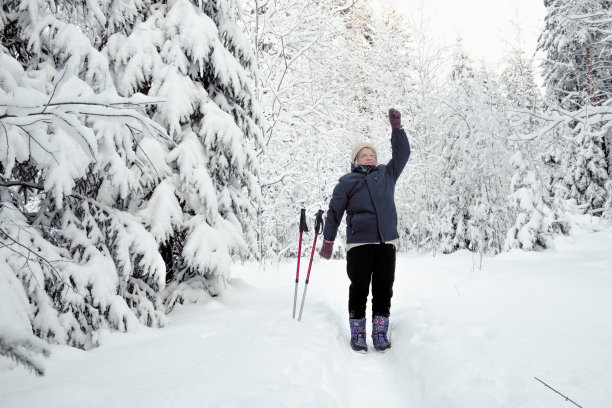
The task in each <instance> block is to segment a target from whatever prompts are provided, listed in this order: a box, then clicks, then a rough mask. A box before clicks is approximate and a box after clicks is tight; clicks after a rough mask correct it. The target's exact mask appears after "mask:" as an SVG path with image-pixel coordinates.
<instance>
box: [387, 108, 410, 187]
mask: <svg viewBox="0 0 612 408" xmlns="http://www.w3.org/2000/svg"><path fill="white" fill-rule="evenodd" d="M389 123H391V129H392V130H391V160H389V163H387V171H388V172H389V173H390V174H391V176H393V177H394V178H395V179H397V178H399V176H400V174H401V173H402V171H403V170H404V167H406V163H408V158H409V157H410V143H409V142H408V136H406V132H405V131H404V129H403V128H402V115H401V114H400V113H399V111H397V110H395V109H393V108H391V109H389Z"/></svg>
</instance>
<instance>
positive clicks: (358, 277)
mask: <svg viewBox="0 0 612 408" xmlns="http://www.w3.org/2000/svg"><path fill="white" fill-rule="evenodd" d="M346 272H347V273H348V277H349V279H350V280H351V286H350V287H349V303H348V307H349V317H350V318H351V319H361V318H363V317H365V313H366V303H367V301H368V293H369V292H370V281H372V315H373V316H374V315H378V316H385V317H389V310H390V309H391V296H393V281H394V280H395V247H394V246H393V245H391V244H368V245H360V246H357V247H354V248H351V249H350V250H349V251H348V253H347V254H346Z"/></svg>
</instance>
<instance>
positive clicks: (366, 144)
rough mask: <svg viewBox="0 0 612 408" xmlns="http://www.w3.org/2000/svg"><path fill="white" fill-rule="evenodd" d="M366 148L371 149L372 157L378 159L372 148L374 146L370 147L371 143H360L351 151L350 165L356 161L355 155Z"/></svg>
mask: <svg viewBox="0 0 612 408" xmlns="http://www.w3.org/2000/svg"><path fill="white" fill-rule="evenodd" d="M366 147H367V148H368V149H372V151H373V152H374V155H375V156H376V158H377V159H378V153H376V149H375V148H374V146H372V143H368V142H361V143H357V144H356V145H355V147H353V150H352V151H351V163H354V162H355V160H357V155H358V154H359V152H360V151H361V149H365V148H366Z"/></svg>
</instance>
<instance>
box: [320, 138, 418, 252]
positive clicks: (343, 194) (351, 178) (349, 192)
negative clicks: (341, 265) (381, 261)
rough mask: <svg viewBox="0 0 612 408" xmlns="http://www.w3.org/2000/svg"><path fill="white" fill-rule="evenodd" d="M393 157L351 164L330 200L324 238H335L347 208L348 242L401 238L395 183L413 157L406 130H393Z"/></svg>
mask: <svg viewBox="0 0 612 408" xmlns="http://www.w3.org/2000/svg"><path fill="white" fill-rule="evenodd" d="M391 152H392V157H391V160H390V161H389V163H387V164H386V165H380V166H374V167H372V168H369V169H368V168H367V167H364V166H355V165H352V166H351V169H352V171H351V172H350V173H348V174H345V175H344V176H342V177H340V180H339V181H338V184H337V185H336V187H335V188H334V192H333V195H332V198H331V201H330V202H329V209H328V210H327V218H326V220H325V228H324V229H323V238H324V239H325V240H327V241H333V240H335V239H336V234H337V233H338V226H339V225H340V221H342V217H343V215H344V212H345V211H346V242H347V244H358V243H373V242H389V241H392V240H394V239H397V238H399V234H398V232H397V211H396V209H395V199H394V194H395V183H396V181H397V179H398V178H399V176H400V174H401V173H402V170H404V167H405V166H406V163H407V162H408V158H409V157H410V144H409V143H408V137H406V132H404V130H403V129H393V131H392V132H391Z"/></svg>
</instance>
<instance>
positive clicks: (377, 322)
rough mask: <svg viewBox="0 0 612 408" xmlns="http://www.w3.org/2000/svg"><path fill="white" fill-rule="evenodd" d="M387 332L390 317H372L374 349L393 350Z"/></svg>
mask: <svg viewBox="0 0 612 408" xmlns="http://www.w3.org/2000/svg"><path fill="white" fill-rule="evenodd" d="M387 330H389V318H388V317H384V316H374V317H372V341H373V342H374V348H375V349H376V350H378V351H387V350H388V349H390V348H391V342H389V339H388V338H387Z"/></svg>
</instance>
